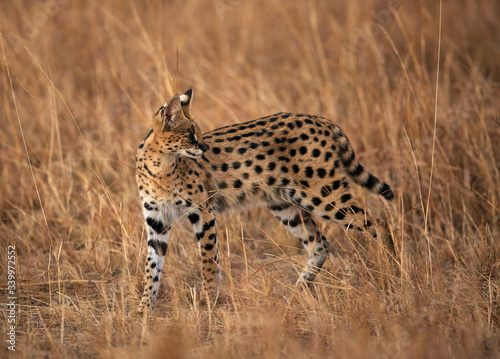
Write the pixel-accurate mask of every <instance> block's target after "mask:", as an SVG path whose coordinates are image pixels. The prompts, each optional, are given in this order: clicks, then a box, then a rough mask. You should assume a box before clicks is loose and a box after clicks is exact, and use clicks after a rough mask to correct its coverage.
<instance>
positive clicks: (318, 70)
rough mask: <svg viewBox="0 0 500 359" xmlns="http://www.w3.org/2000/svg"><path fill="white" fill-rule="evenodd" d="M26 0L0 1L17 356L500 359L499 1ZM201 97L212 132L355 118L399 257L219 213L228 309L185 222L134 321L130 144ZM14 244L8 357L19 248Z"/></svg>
mask: <svg viewBox="0 0 500 359" xmlns="http://www.w3.org/2000/svg"><path fill="white" fill-rule="evenodd" d="M442 5H443V6H442V10H440V3H439V2H436V1H427V0H422V1H418V2H416V1H405V0H399V1H373V2H362V1H347V0H345V1H336V2H314V1H309V2H305V1H304V2H295V1H293V2H284V1H277V0H272V1H260V0H259V1H250V0H237V1H229V0H214V1H208V2H202V1H192V2H183V1H171V2H160V1H151V2H134V1H129V2H121V1H105V2H97V1H83V0H73V1H68V0H46V1H45V0H44V1H40V2H31V1H15V2H4V3H2V4H1V5H0V31H1V40H2V53H1V61H0V75H1V80H0V95H1V96H0V101H1V102H0V103H1V105H0V149H1V151H0V158H1V160H0V174H1V175H0V186H1V187H0V188H1V189H2V193H1V196H0V233H1V235H0V236H1V238H2V241H1V243H2V250H1V252H0V263H1V266H0V292H1V293H2V294H1V295H2V299H1V300H0V303H1V304H2V311H1V312H0V318H1V323H2V324H1V328H2V330H1V331H2V333H4V334H2V336H1V342H2V345H1V347H0V351H1V353H2V355H1V356H2V357H3V356H5V355H7V354H11V355H16V356H17V357H20V358H31V357H33V358H40V357H50V358H57V357H61V358H65V357H83V358H86V357H89V358H90V357H102V358H111V357H118V356H119V357H122V358H129V357H130V358H136V357H148V358H150V357H159V358H162V357H171V358H175V357H193V358H194V357H196V358H198V357H199V358H209V357H219V358H233V357H240V358H246V357H258V358H288V357H291V358H293V357H306V358H321V357H339V358H357V357H359V358H364V357H375V358H416V357H422V358H452V357H453V358H470V357H474V358H487V357H498V355H499V351H500V347H499V339H500V332H499V320H500V311H499V307H498V304H499V298H500V243H499V233H500V232H499V230H500V228H499V225H500V210H499V207H500V171H499V159H500V146H499V142H500V103H499V101H498V99H499V98H500V97H499V95H500V91H499V80H500V62H499V61H498V59H499V58H500V47H499V45H498V44H500V25H499V22H498V19H499V17H500V5H499V4H498V3H497V2H494V1H488V0H479V1H475V0H464V1H461V2H446V1H445V2H443V4H442ZM188 88H193V90H194V100H193V108H192V114H193V117H194V118H195V119H196V120H197V121H198V123H199V124H200V126H201V128H202V129H203V131H209V130H212V129H215V128H217V127H220V126H224V125H228V124H232V123H238V122H243V121H247V120H252V119H255V118H258V117H261V116H266V115H269V114H272V113H276V112H279V111H290V112H301V113H310V114H316V115H321V116H324V117H326V118H329V119H331V120H333V121H334V122H336V123H337V124H339V126H340V127H341V128H342V129H343V130H344V132H345V133H346V134H347V136H348V137H349V138H350V141H351V143H352V144H353V146H354V148H355V150H356V151H357V157H358V158H359V159H361V161H362V163H363V164H364V165H365V166H366V167H367V168H368V169H369V170H370V172H372V173H374V174H376V175H378V176H380V177H381V178H383V179H385V180H386V181H387V182H389V183H391V185H392V187H393V188H394V190H395V193H396V200H395V202H394V204H386V203H383V201H382V200H381V199H379V198H376V197H374V196H372V195H369V194H367V193H364V192H362V190H361V189H360V194H361V195H362V196H363V198H364V199H365V201H366V204H367V207H369V208H370V209H371V210H372V211H373V212H374V213H375V214H376V215H378V216H387V217H388V218H389V219H390V221H391V223H392V227H393V231H394V238H395V242H396V246H397V248H398V256H397V257H396V258H394V260H390V261H388V260H387V258H386V256H384V255H383V251H382V250H381V248H380V247H379V245H378V244H377V243H374V242H373V241H369V240H367V239H366V238H365V237H364V236H363V235H358V234H357V233H345V231H344V229H343V228H341V227H339V226H335V225H327V224H326V223H323V231H324V232H325V234H326V235H327V237H328V238H329V240H330V241H331V242H332V248H331V252H332V254H331V256H330V259H329V260H328V261H327V263H326V264H325V267H324V269H325V270H324V271H322V273H321V275H320V276H319V278H318V283H317V284H316V285H315V286H314V287H313V288H312V290H311V291H310V292H307V291H297V290H296V289H295V287H294V286H293V283H294V281H295V279H296V278H297V276H298V273H299V272H300V271H301V270H302V267H303V266H304V264H305V260H306V256H305V252H304V251H303V250H302V249H301V248H300V247H299V243H297V241H296V240H295V239H294V238H292V237H291V236H290V235H289V234H287V233H286V231H285V230H284V229H283V228H282V227H281V226H280V225H279V224H278V222H277V221H276V220H275V219H274V218H272V216H269V214H268V212H266V211H265V210H262V209H255V210H251V211H248V212H243V213H234V214H230V215H225V216H222V217H221V218H220V219H219V223H220V224H221V225H219V227H218V230H219V238H221V242H220V245H221V247H220V249H221V270H222V272H223V278H224V279H223V283H222V288H221V295H220V298H219V301H218V304H217V305H216V306H215V307H208V306H207V305H205V304H203V301H202V300H200V284H201V276H200V267H199V259H198V253H197V247H196V245H195V240H194V237H193V234H192V233H191V229H190V228H189V227H190V226H187V225H184V224H180V225H178V226H177V227H175V229H174V230H173V233H172V235H171V241H170V245H169V252H168V254H167V261H166V264H165V266H164V276H163V277H162V284H161V289H160V294H159V299H158V303H157V307H156V309H155V310H154V312H153V313H151V314H150V315H149V316H145V317H141V316H139V315H137V314H136V313H135V310H136V309H137V306H138V303H139V297H140V294H141V291H142V276H143V262H144V260H145V255H146V233H145V230H144V225H143V220H142V218H141V211H140V203H139V199H138V192H137V189H136V185H135V178H134V171H135V169H134V167H135V164H134V156H135V150H136V148H137V146H138V144H139V142H140V141H141V139H142V138H143V137H144V136H145V134H146V132H147V129H148V127H149V125H150V121H151V118H152V115H153V113H154V112H155V111H156V110H157V109H158V108H159V107H160V106H161V105H163V104H164V103H165V101H166V100H168V99H169V98H170V97H171V96H172V95H173V94H175V93H182V92H184V91H186V90H187V89H188ZM10 245H12V246H15V249H16V265H15V278H16V297H17V299H16V300H15V303H16V315H15V319H16V322H15V325H16V342H15V349H16V352H15V353H13V352H11V351H9V349H8V347H9V346H10V344H9V343H8V342H7V339H8V336H7V334H6V333H8V332H9V330H10V329H9V328H10V325H11V324H9V322H8V319H9V317H8V315H9V311H8V306H7V304H8V299H7V298H8V296H9V293H8V291H7V289H8V287H7V284H8V251H7V249H8V246H10Z"/></svg>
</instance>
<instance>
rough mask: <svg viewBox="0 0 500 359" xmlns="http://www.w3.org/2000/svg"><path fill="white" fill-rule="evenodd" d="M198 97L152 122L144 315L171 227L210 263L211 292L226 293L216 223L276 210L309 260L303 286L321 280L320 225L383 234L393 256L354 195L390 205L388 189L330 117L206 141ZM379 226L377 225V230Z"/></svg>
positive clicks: (146, 167)
mask: <svg viewBox="0 0 500 359" xmlns="http://www.w3.org/2000/svg"><path fill="white" fill-rule="evenodd" d="M191 98H192V91H191V90H189V91H188V92H186V93H185V94H184V95H182V102H181V97H179V96H175V97H173V98H172V99H171V100H170V101H169V102H168V104H166V105H165V106H163V107H162V108H160V110H158V112H157V113H156V114H155V116H154V118H153V125H152V130H150V131H149V133H148V135H147V137H146V138H145V139H144V141H143V142H142V143H141V145H140V147H139V150H138V152H137V158H136V160H137V183H138V185H139V191H140V195H141V200H142V202H143V206H144V217H145V219H146V223H147V228H148V258H147V261H146V272H145V289H144V294H143V298H142V301H141V304H140V310H141V311H142V310H143V309H144V308H146V307H150V306H151V305H152V304H153V303H154V301H155V300H156V295H157V292H158V285H159V278H160V274H161V269H162V266H163V261H164V258H165V253H166V251H167V246H168V235H169V231H170V226H171V225H172V224H173V223H174V222H176V221H177V220H178V219H180V218H187V219H188V220H189V221H190V222H191V224H192V225H193V227H194V231H195V235H196V238H197V241H198V245H199V248H200V255H201V258H202V272H203V288H204V290H206V292H207V293H208V294H209V295H211V296H212V297H216V295H217V293H218V288H219V282H220V278H219V269H218V266H217V238H216V228H215V223H216V222H215V216H216V215H217V214H218V213H221V212H224V211H226V210H230V209H238V208H243V207H254V206H267V207H268V208H269V209H270V210H271V211H272V213H273V214H274V215H275V216H276V217H277V218H278V219H279V220H280V221H281V222H282V223H283V224H284V225H285V226H286V227H287V228H288V230H289V231H290V232H291V233H292V234H293V235H295V236H296V237H297V238H298V239H299V240H300V241H301V242H302V243H303V244H304V246H305V248H306V249H307V250H308V253H309V261H308V264H307V266H306V268H305V269H304V272H303V273H302V274H301V276H300V278H299V282H302V283H310V282H311V281H313V280H314V278H315V276H316V274H317V273H318V271H319V270H320V268H321V266H322V265H323V262H324V261H325V259H326V255H327V249H328V242H327V240H326V239H325V237H324V236H323V235H322V234H321V233H320V231H319V227H318V225H317V224H316V220H317V219H318V218H322V219H327V220H332V221H335V222H337V223H340V224H342V225H344V226H345V227H348V228H352V229H357V230H362V231H365V232H366V233H368V234H369V235H371V236H372V237H376V236H377V231H376V227H378V228H379V234H382V236H381V237H382V240H383V241H384V242H385V244H386V245H387V246H388V247H389V248H390V249H392V240H391V238H390V236H389V234H388V233H387V230H386V226H385V223H384V222H383V221H380V220H376V219H373V218H371V216H370V215H369V214H368V213H366V212H365V211H364V210H363V209H362V208H360V205H359V202H358V201H356V199H355V198H354V195H353V194H352V192H351V189H350V186H351V183H352V182H355V183H357V184H360V185H362V186H364V187H366V188H368V189H370V190H371V191H374V192H375V193H377V194H380V195H382V196H383V197H384V198H385V199H388V200H390V199H392V198H393V193H392V191H391V189H390V188H389V186H388V185H387V184H386V183H385V182H383V181H381V180H379V179H378V178H377V177H375V176H373V175H371V174H369V173H368V172H366V171H365V170H364V168H363V166H362V165H360V164H359V163H358V162H357V161H356V159H355V155H354V151H353V149H352V147H351V145H350V143H349V141H348V139H347V137H346V136H345V135H344V133H343V132H342V130H341V129H340V128H339V127H338V126H337V125H335V124H334V123H332V122H330V121H329V120H326V119H324V118H321V117H317V116H311V115H303V114H290V113H279V114H275V115H272V116H267V117H264V118H260V119H257V120H254V121H250V122H246V123H243V124H236V125H231V126H227V127H223V128H220V129H217V130H215V131H212V132H209V133H206V134H204V135H202V134H201V131H200V128H199V126H198V125H197V124H196V123H195V122H194V120H193V119H192V118H191V114H190V104H191ZM376 222H377V223H379V224H380V226H375V223H376Z"/></svg>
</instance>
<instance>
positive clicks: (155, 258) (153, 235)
mask: <svg viewBox="0 0 500 359" xmlns="http://www.w3.org/2000/svg"><path fill="white" fill-rule="evenodd" d="M146 223H147V229H148V257H147V259H146V268H145V269H144V293H143V294H142V299H141V303H140V304H139V309H138V312H140V313H142V312H143V311H144V310H145V309H146V308H151V307H152V306H153V305H154V303H155V301H156V295H157V294H158V288H159V285H160V275H161V270H162V268H163V262H164V261H165V254H166V253H167V248H168V237H169V233H170V228H168V227H166V226H165V225H164V224H163V222H161V220H159V219H153V218H152V217H146Z"/></svg>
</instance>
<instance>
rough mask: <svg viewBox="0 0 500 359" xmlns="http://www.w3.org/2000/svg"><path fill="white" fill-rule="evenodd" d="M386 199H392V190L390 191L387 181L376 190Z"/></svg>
mask: <svg viewBox="0 0 500 359" xmlns="http://www.w3.org/2000/svg"><path fill="white" fill-rule="evenodd" d="M378 193H379V194H380V195H381V196H382V197H384V198H385V199H386V200H388V201H391V200H393V199H394V192H392V190H391V187H389V185H388V184H387V183H384V184H383V185H382V187H380V190H379V192H378Z"/></svg>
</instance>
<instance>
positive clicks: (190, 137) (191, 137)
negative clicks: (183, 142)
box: [187, 133, 196, 143]
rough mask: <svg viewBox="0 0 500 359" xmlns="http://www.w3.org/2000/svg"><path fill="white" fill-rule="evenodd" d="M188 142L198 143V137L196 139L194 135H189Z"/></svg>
mask: <svg viewBox="0 0 500 359" xmlns="http://www.w3.org/2000/svg"><path fill="white" fill-rule="evenodd" d="M187 140H188V141H189V142H191V143H196V137H194V134H192V133H190V134H189V135H188V137H187Z"/></svg>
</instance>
